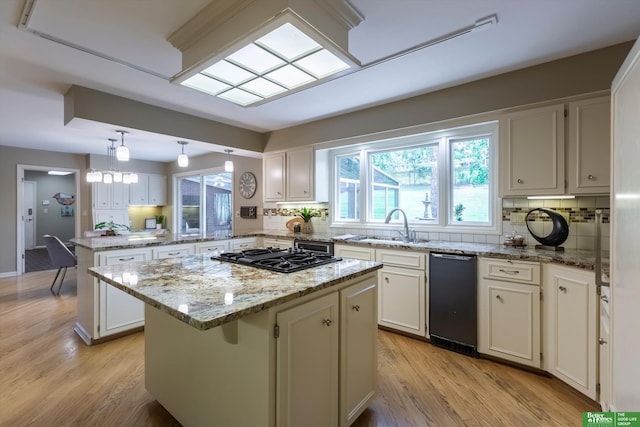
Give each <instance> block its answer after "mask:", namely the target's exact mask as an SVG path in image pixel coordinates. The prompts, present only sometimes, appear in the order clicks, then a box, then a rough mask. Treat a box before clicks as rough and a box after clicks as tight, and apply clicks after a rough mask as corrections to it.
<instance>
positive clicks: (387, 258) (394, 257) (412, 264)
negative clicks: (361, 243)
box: [376, 249, 425, 270]
mask: <svg viewBox="0 0 640 427" xmlns="http://www.w3.org/2000/svg"><path fill="white" fill-rule="evenodd" d="M376 261H378V262H381V263H383V264H384V265H385V266H387V265H392V266H396V267H406V268H417V269H420V270H424V268H425V255H424V254H423V253H419V252H409V251H393V250H386V249H378V250H376Z"/></svg>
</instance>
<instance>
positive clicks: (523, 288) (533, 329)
mask: <svg viewBox="0 0 640 427" xmlns="http://www.w3.org/2000/svg"><path fill="white" fill-rule="evenodd" d="M479 293H480V295H479V296H478V316H479V327H478V338H479V339H478V341H479V343H478V351H479V352H480V353H484V354H489V355H492V356H495V357H499V358H501V359H506V360H511V361H514V362H517V363H521V364H524V365H528V366H532V367H535V368H539V367H540V288H539V287H538V286H535V285H524V284H520V283H509V282H500V281H496V280H481V282H480V286H479Z"/></svg>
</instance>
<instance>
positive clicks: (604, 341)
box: [598, 338, 607, 345]
mask: <svg viewBox="0 0 640 427" xmlns="http://www.w3.org/2000/svg"><path fill="white" fill-rule="evenodd" d="M598 342H599V343H600V345H602V344H606V343H607V340H605V339H604V338H600V339H599V340H598Z"/></svg>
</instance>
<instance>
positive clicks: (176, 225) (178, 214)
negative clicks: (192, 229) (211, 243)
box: [172, 166, 235, 234]
mask: <svg viewBox="0 0 640 427" xmlns="http://www.w3.org/2000/svg"><path fill="white" fill-rule="evenodd" d="M221 173H230V174H231V183H232V184H231V192H230V200H229V204H230V211H231V223H230V224H229V233H232V232H233V212H234V205H233V203H234V186H233V183H234V182H235V181H234V172H226V171H225V170H224V167H223V166H220V167H215V168H208V169H200V170H191V171H184V172H177V173H174V174H173V175H172V179H173V189H174V191H173V196H174V197H173V209H172V210H173V229H174V230H176V231H175V232H176V234H183V230H182V227H181V224H182V210H181V207H182V201H181V198H182V192H181V190H180V180H182V179H184V178H188V177H196V176H197V177H199V178H200V214H199V221H200V227H199V229H200V231H199V232H198V233H194V234H207V233H211V232H212V231H210V230H207V214H206V210H207V208H206V198H207V196H206V185H203V184H205V179H204V178H205V177H206V176H209V175H216V174H221Z"/></svg>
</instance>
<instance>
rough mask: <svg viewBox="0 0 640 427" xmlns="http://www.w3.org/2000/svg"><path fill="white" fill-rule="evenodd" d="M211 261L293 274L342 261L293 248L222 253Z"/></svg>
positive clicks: (326, 255) (330, 256)
mask: <svg viewBox="0 0 640 427" xmlns="http://www.w3.org/2000/svg"><path fill="white" fill-rule="evenodd" d="M211 259H215V260H218V261H225V262H232V263H234V264H243V265H250V266H252V267H256V268H262V269H265V270H271V271H277V272H279V273H293V272H295V271H300V270H304V269H307V268H312V267H317V266H320V265H325V264H329V263H332V262H336V261H342V258H339V257H335V256H333V255H329V254H325V253H318V252H313V251H309V250H304V249H293V248H290V249H279V248H262V249H249V250H246V251H240V252H223V253H221V254H219V255H214V256H212V257H211Z"/></svg>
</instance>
